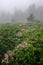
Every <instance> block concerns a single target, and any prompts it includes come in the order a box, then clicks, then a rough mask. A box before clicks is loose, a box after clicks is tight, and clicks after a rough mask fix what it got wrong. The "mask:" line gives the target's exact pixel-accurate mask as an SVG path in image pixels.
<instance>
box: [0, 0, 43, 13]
mask: <svg viewBox="0 0 43 65" xmlns="http://www.w3.org/2000/svg"><path fill="white" fill-rule="evenodd" d="M33 3H35V4H36V5H43V0H0V12H1V11H13V10H14V9H15V8H17V9H22V10H25V9H26V8H27V7H28V6H29V5H31V4H33Z"/></svg>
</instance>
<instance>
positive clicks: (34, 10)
mask: <svg viewBox="0 0 43 65" xmlns="http://www.w3.org/2000/svg"><path fill="white" fill-rule="evenodd" d="M30 14H32V15H34V18H35V19H38V20H43V6H38V7H36V5H35V4H32V5H30V6H29V7H28V8H27V9H26V10H25V11H22V10H17V9H16V10H15V11H14V12H13V14H11V13H9V12H8V13H5V12H2V13H0V22H1V23H3V22H11V21H25V20H27V18H29V16H30Z"/></svg>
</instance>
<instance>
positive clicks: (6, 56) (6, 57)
mask: <svg viewBox="0 0 43 65" xmlns="http://www.w3.org/2000/svg"><path fill="white" fill-rule="evenodd" d="M4 57H5V58H4V60H5V61H7V62H8V59H9V58H8V55H7V54H5V55H4Z"/></svg>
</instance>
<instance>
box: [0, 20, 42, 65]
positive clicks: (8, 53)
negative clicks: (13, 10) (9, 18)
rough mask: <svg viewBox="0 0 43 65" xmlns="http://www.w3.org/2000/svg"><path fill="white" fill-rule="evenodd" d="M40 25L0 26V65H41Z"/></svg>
mask: <svg viewBox="0 0 43 65" xmlns="http://www.w3.org/2000/svg"><path fill="white" fill-rule="evenodd" d="M42 24H43V23H41V22H39V21H35V22H34V21H33V22H31V23H30V22H27V23H25V24H24V23H18V24H12V23H11V24H2V25H0V65H43V25H42Z"/></svg>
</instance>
